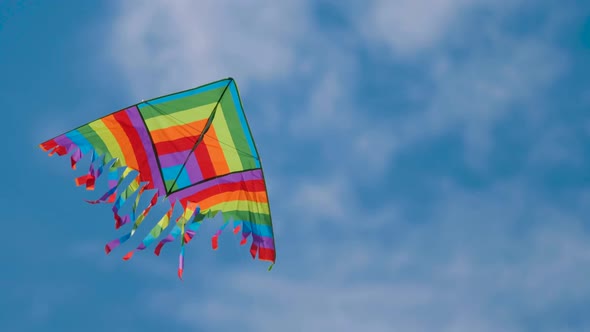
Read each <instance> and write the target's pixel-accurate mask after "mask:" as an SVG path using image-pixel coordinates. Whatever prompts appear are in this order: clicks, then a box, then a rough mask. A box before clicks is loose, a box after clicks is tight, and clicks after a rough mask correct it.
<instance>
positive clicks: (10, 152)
mask: <svg viewBox="0 0 590 332" xmlns="http://www.w3.org/2000/svg"><path fill="white" fill-rule="evenodd" d="M589 14H590V5H588V4H587V3H584V1H569V2H567V3H566V2H557V1H526V0H515V1H494V0H473V1H468V0H439V1H426V0H415V1H410V0H390V1H387V0H370V1H364V2H362V5H361V4H360V2H352V1H349V2H347V1H336V0H332V1H330V0H325V1H310V0H285V1H281V2H280V4H279V2H276V1H270V0H260V1H251V2H237V1H227V0H207V1H188V0H187V1H182V0H179V1H164V0H154V1H149V2H148V1H143V2H139V1H126V2H123V1H104V2H101V3H100V4H98V2H94V3H93V4H90V3H89V2H82V1H52V2H49V1H39V0H37V1H33V0H30V1H16V0H3V1H1V2H0V73H2V75H1V79H0V106H1V107H2V109H3V113H2V116H3V120H4V122H3V124H4V126H3V130H2V131H1V135H2V141H3V142H5V144H4V146H3V148H4V151H3V153H2V155H3V156H4V157H3V159H2V160H3V162H2V163H1V165H0V168H1V171H2V174H4V178H5V180H4V181H5V182H4V183H5V185H4V186H3V190H1V191H0V192H1V195H2V200H0V202H1V203H0V204H2V209H1V210H2V211H3V215H2V217H1V218H2V220H3V222H4V233H5V234H4V240H3V241H4V242H3V246H2V248H3V250H2V251H1V253H0V257H1V258H2V263H3V264H2V266H3V267H2V269H0V281H1V284H2V285H3V288H2V290H1V294H2V295H1V296H0V307H1V309H2V310H1V311H0V326H2V327H3V328H4V329H6V330H10V331H79V330H84V331H89V332H90V331H105V330H110V331H130V330H141V331H160V330H162V329H180V328H183V329H187V330H189V331H201V330H207V331H234V330H236V329H238V328H239V329H241V330H242V331H257V332H265V331H279V330H280V331H332V330H334V331H336V330H338V331H375V332H381V331H384V332H385V331H387V332H389V331H403V332H415V331H416V332H417V331H441V332H464V331H465V332H467V331H469V332H488V331H507V332H513V331H514V332H516V331H535V332H544V331H551V332H554V331H563V332H565V331H568V332H577V331H588V330H590V316H589V315H588V308H590V282H589V280H590V226H589V223H588V215H589V213H590V172H588V170H589V167H590V144H589V143H588V142H590V141H589V138H590V117H589V113H588V112H589V109H590V92H589V91H590V90H588V87H589V86H590V62H589V61H588V59H590V21H589V20H588V17H590V16H589ZM228 76H231V77H234V78H235V79H236V81H237V84H238V86H239V87H240V91H241V96H242V99H243V103H244V107H245V110H246V112H247V115H248V119H249V122H250V126H251V128H252V131H253V133H254V138H255V140H256V144H257V146H258V150H259V151H260V154H261V156H262V160H263V163H264V167H265V174H266V178H267V181H268V186H269V192H270V198H271V208H272V212H273V217H274V223H275V232H276V237H277V250H278V252H277V255H278V257H277V265H276V266H275V267H274V269H273V270H272V271H271V272H267V270H266V268H267V264H265V263H262V262H258V261H254V262H253V261H252V260H251V258H250V257H249V254H248V252H247V250H246V249H247V248H244V247H240V246H239V244H238V242H239V240H238V239H237V238H236V237H235V236H234V235H233V234H232V233H231V232H227V234H223V235H222V237H221V239H220V249H219V250H218V251H212V250H211V247H210V240H209V239H210V236H211V235H212V234H213V232H214V231H215V230H216V229H217V227H218V225H219V222H220V221H219V220H213V221H211V222H210V223H208V224H207V225H205V227H203V228H202V229H201V231H200V233H199V235H198V237H197V238H196V240H195V241H193V242H191V245H190V246H189V247H188V248H187V254H186V272H185V280H184V281H183V282H180V281H179V280H178V279H177V277H176V259H177V250H176V248H175V247H174V246H173V245H171V246H169V247H167V248H166V249H165V250H164V251H163V254H162V256H161V257H155V256H154V255H152V254H151V253H150V252H148V251H146V252H145V253H142V254H141V255H136V256H135V257H134V258H133V259H132V260H131V261H129V262H124V261H122V260H121V259H120V258H121V257H122V256H123V255H124V253H126V252H127V250H126V249H127V248H130V247H131V246H135V245H136V244H137V242H134V241H130V242H131V243H130V244H129V246H124V247H123V248H120V249H119V250H116V251H115V252H113V253H111V255H109V256H105V254H104V252H103V247H104V244H105V243H107V242H108V241H109V240H111V239H113V238H115V237H117V236H119V235H120V231H119V232H117V231H115V230H114V227H113V225H114V221H113V220H112V215H111V213H110V208H109V207H108V206H90V205H88V204H86V203H84V201H83V199H89V198H94V197H97V195H99V194H100V193H101V190H100V188H103V187H100V186H99V188H98V189H97V192H86V191H85V190H84V189H81V188H77V187H75V185H74V180H73V179H74V177H75V176H78V175H79V174H82V172H83V170H78V171H72V170H70V169H69V164H68V163H69V162H68V160H67V159H66V158H55V157H53V158H48V157H47V156H46V155H45V154H44V153H43V152H42V151H41V150H40V149H38V147H37V145H38V144H39V143H40V142H42V141H44V140H46V139H48V138H51V137H53V136H55V135H57V134H60V133H62V132H65V131H67V130H70V129H72V128H74V127H76V126H78V125H80V124H83V123H85V122H88V121H91V120H94V119H96V118H98V117H100V116H103V115H105V114H108V113H111V112H113V111H115V110H118V109H121V108H122V107H125V106H127V105H130V104H134V103H136V102H137V101H139V100H141V99H147V98H152V97H155V96H159V95H162V94H167V93H170V92H174V91H177V90H183V89H187V88H190V87H194V86H198V85H201V84H204V83H207V82H210V81H214V80H217V79H220V78H224V77H228ZM81 169H83V168H81ZM101 183H102V182H101ZM101 186H104V183H102V184H101ZM149 221H150V222H155V221H156V220H155V217H152V219H149ZM149 228H150V227H146V229H144V230H143V232H147V230H149ZM138 238H141V237H138Z"/></svg>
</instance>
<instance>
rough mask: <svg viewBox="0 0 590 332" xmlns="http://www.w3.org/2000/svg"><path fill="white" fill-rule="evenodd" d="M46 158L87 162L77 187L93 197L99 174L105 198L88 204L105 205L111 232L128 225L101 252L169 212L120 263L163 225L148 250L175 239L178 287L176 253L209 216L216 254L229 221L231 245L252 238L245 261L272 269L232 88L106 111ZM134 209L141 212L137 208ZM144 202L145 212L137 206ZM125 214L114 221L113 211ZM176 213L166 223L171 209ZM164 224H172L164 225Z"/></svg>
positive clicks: (254, 167)
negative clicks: (216, 224) (157, 211)
mask: <svg viewBox="0 0 590 332" xmlns="http://www.w3.org/2000/svg"><path fill="white" fill-rule="evenodd" d="M40 147H41V149H43V151H45V152H47V153H48V154H49V156H52V155H54V154H57V155H59V156H64V155H70V161H71V167H72V169H76V164H77V163H78V161H80V160H81V159H82V157H84V156H89V158H90V167H89V168H90V169H89V171H88V173H86V174H84V175H82V176H80V177H78V178H76V179H75V181H76V185H77V186H82V185H84V186H85V187H86V189H87V190H94V189H95V183H96V180H97V178H98V177H99V176H100V175H102V174H107V177H108V181H107V186H108V191H107V192H106V193H105V194H104V195H102V196H101V197H100V198H98V199H96V200H88V201H87V202H88V203H90V204H99V203H108V204H112V211H113V215H114V219H115V229H119V228H120V227H121V226H123V225H126V224H131V223H132V224H133V226H132V227H131V231H130V232H128V233H127V234H125V235H123V236H121V237H119V238H117V239H114V240H112V241H110V242H108V243H107V244H106V246H105V251H106V253H107V254H109V253H110V252H111V251H112V250H113V249H115V248H116V247H117V246H119V245H121V244H122V243H124V242H126V241H127V240H129V239H130V238H131V237H132V236H133V235H134V234H135V232H136V230H137V228H138V227H139V226H140V225H141V224H142V222H143V221H144V220H145V218H146V216H147V215H148V214H149V212H150V210H151V209H152V208H153V207H154V206H155V205H156V204H158V203H161V202H164V201H167V202H168V203H169V205H170V208H169V209H168V211H167V212H166V213H165V215H164V216H163V217H162V218H161V219H160V220H159V221H158V222H157V224H156V225H155V226H154V227H153V228H152V230H151V231H150V232H149V234H148V235H147V236H145V238H144V239H143V241H142V242H141V243H140V244H139V245H138V246H137V247H136V248H135V249H134V250H132V251H130V252H129V253H127V254H126V255H125V256H124V257H123V259H124V260H128V259H130V258H131V256H133V254H134V253H135V252H137V251H141V250H144V249H146V248H147V247H148V246H149V245H150V244H152V243H153V242H154V241H156V240H157V239H158V237H159V236H160V234H161V233H162V232H164V231H165V230H166V229H167V228H168V227H169V226H171V224H173V227H172V229H171V230H170V231H169V233H168V235H167V236H165V237H164V238H162V239H161V240H160V241H159V243H158V244H157V245H156V247H155V249H154V252H155V254H156V255H160V251H161V250H162V247H163V246H164V245H165V244H166V243H169V242H173V241H175V240H176V239H178V238H180V239H179V241H180V244H181V247H180V254H179V262H178V277H179V278H180V279H182V276H183V270H184V248H185V244H187V243H189V242H190V241H191V239H192V238H193V237H194V236H195V234H196V231H197V230H198V229H199V227H200V226H201V224H202V222H203V220H204V219H205V218H213V217H214V216H215V215H217V214H218V213H221V215H222V216H223V224H222V226H221V227H220V228H219V230H218V231H217V232H216V233H215V234H214V235H213V237H212V240H211V241H212V247H213V249H214V250H215V249H217V248H218V241H219V236H220V235H221V232H222V231H223V230H224V229H225V227H226V226H227V224H228V223H229V222H230V221H233V226H234V233H235V234H238V233H239V232H240V231H241V241H240V244H241V245H244V244H246V243H247V241H248V237H251V238H252V243H251V246H250V254H251V255H252V258H254V259H255V258H256V256H258V259H259V260H263V261H268V262H271V265H270V267H269V270H270V269H271V268H272V266H273V265H274V263H275V259H276V252H275V241H274V234H273V226H272V220H271V213H270V206H269V200H268V194H267V189H266V181H265V179H264V173H263V171H262V164H261V160H260V156H259V154H258V150H257V148H256V145H255V144H254V139H253V137H252V133H251V131H250V126H249V124H248V121H247V120H246V115H245V114H244V110H243V108H242V102H241V100H240V95H239V92H238V88H237V85H236V83H235V81H234V80H233V79H232V78H227V79H223V80H220V81H216V82H212V83H208V84H206V85H203V86H200V87H196V88H193V89H189V90H186V91H181V92H176V93H172V94H169V95H166V96H162V97H157V98H154V99H150V100H147V101H141V102H140V103H138V104H135V105H132V106H130V107H127V108H124V109H121V110H119V111H116V112H114V113H112V114H110V115H107V116H104V117H102V118H99V119H97V120H94V121H92V122H89V123H87V124H85V125H82V126H80V127H78V128H76V129H73V130H71V131H68V132H66V133H64V134H61V135H59V136H57V137H55V138H53V139H50V140H47V141H45V142H43V143H41V144H40ZM140 200H142V201H144V202H145V203H146V204H147V206H145V207H142V205H141V204H140ZM148 201H149V204H148V203H147V202H148ZM126 202H128V205H126V206H129V204H131V208H130V209H127V210H129V212H127V213H123V212H122V211H124V209H123V205H124V204H125V203H126ZM178 206H181V207H182V208H181V209H180V210H181V212H180V215H179V216H177V217H174V215H175V213H174V209H175V207H178ZM172 221H173V222H172Z"/></svg>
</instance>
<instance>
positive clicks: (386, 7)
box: [358, 0, 473, 56]
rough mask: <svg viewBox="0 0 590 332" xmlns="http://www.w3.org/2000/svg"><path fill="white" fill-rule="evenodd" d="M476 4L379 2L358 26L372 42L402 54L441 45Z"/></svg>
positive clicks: (455, 1) (406, 0)
mask: <svg viewBox="0 0 590 332" xmlns="http://www.w3.org/2000/svg"><path fill="white" fill-rule="evenodd" d="M472 3H473V1H464V0H435V1H426V0H418V1H415V0H414V1H412V0H397V1H388V0H376V1H373V2H372V3H371V4H369V6H368V8H369V9H368V11H367V13H366V15H364V16H361V17H362V19H360V20H359V22H358V24H359V25H360V27H361V29H362V30H363V32H364V34H365V36H366V38H367V39H369V40H374V41H378V42H382V43H384V44H386V45H388V46H389V47H390V48H391V50H392V51H393V52H394V53H396V54H398V55H403V56H405V55H410V54H414V53H416V52H419V51H422V50H425V49H431V48H433V47H435V46H437V45H438V44H439V42H440V40H441V39H442V38H443V37H444V36H445V33H446V32H447V30H448V29H449V28H450V26H451V25H452V24H453V23H454V21H455V20H456V19H458V18H460V17H462V15H461V14H462V12H463V10H464V9H466V7H468V6H469V5H472Z"/></svg>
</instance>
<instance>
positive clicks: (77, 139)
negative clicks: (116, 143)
mask: <svg viewBox="0 0 590 332" xmlns="http://www.w3.org/2000/svg"><path fill="white" fill-rule="evenodd" d="M66 137H67V138H69V139H70V140H71V141H72V142H74V144H76V145H77V146H78V148H80V151H82V153H83V154H86V153H88V152H90V151H91V150H93V147H92V144H90V142H89V141H88V140H87V139H86V137H84V136H83V135H82V134H80V132H79V131H78V130H72V131H70V132H68V133H66ZM97 139H100V138H99V137H98V135H97Z"/></svg>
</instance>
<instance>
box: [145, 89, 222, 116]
mask: <svg viewBox="0 0 590 332" xmlns="http://www.w3.org/2000/svg"><path fill="white" fill-rule="evenodd" d="M224 89H225V87H221V88H217V89H215V90H210V91H207V92H203V93H199V94H196V95H192V96H189V97H184V98H180V99H175V100H171V101H167V102H163V103H160V104H157V105H153V106H151V105H150V104H148V103H141V104H139V105H137V106H138V108H139V111H140V113H141V115H142V116H143V118H144V119H145V120H147V119H150V118H153V117H156V116H160V115H162V114H172V115H173V114H174V113H176V112H180V111H184V110H187V109H191V108H195V107H199V106H203V105H207V104H211V103H216V102H217V101H218V100H219V96H221V93H222V92H223V90H224Z"/></svg>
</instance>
